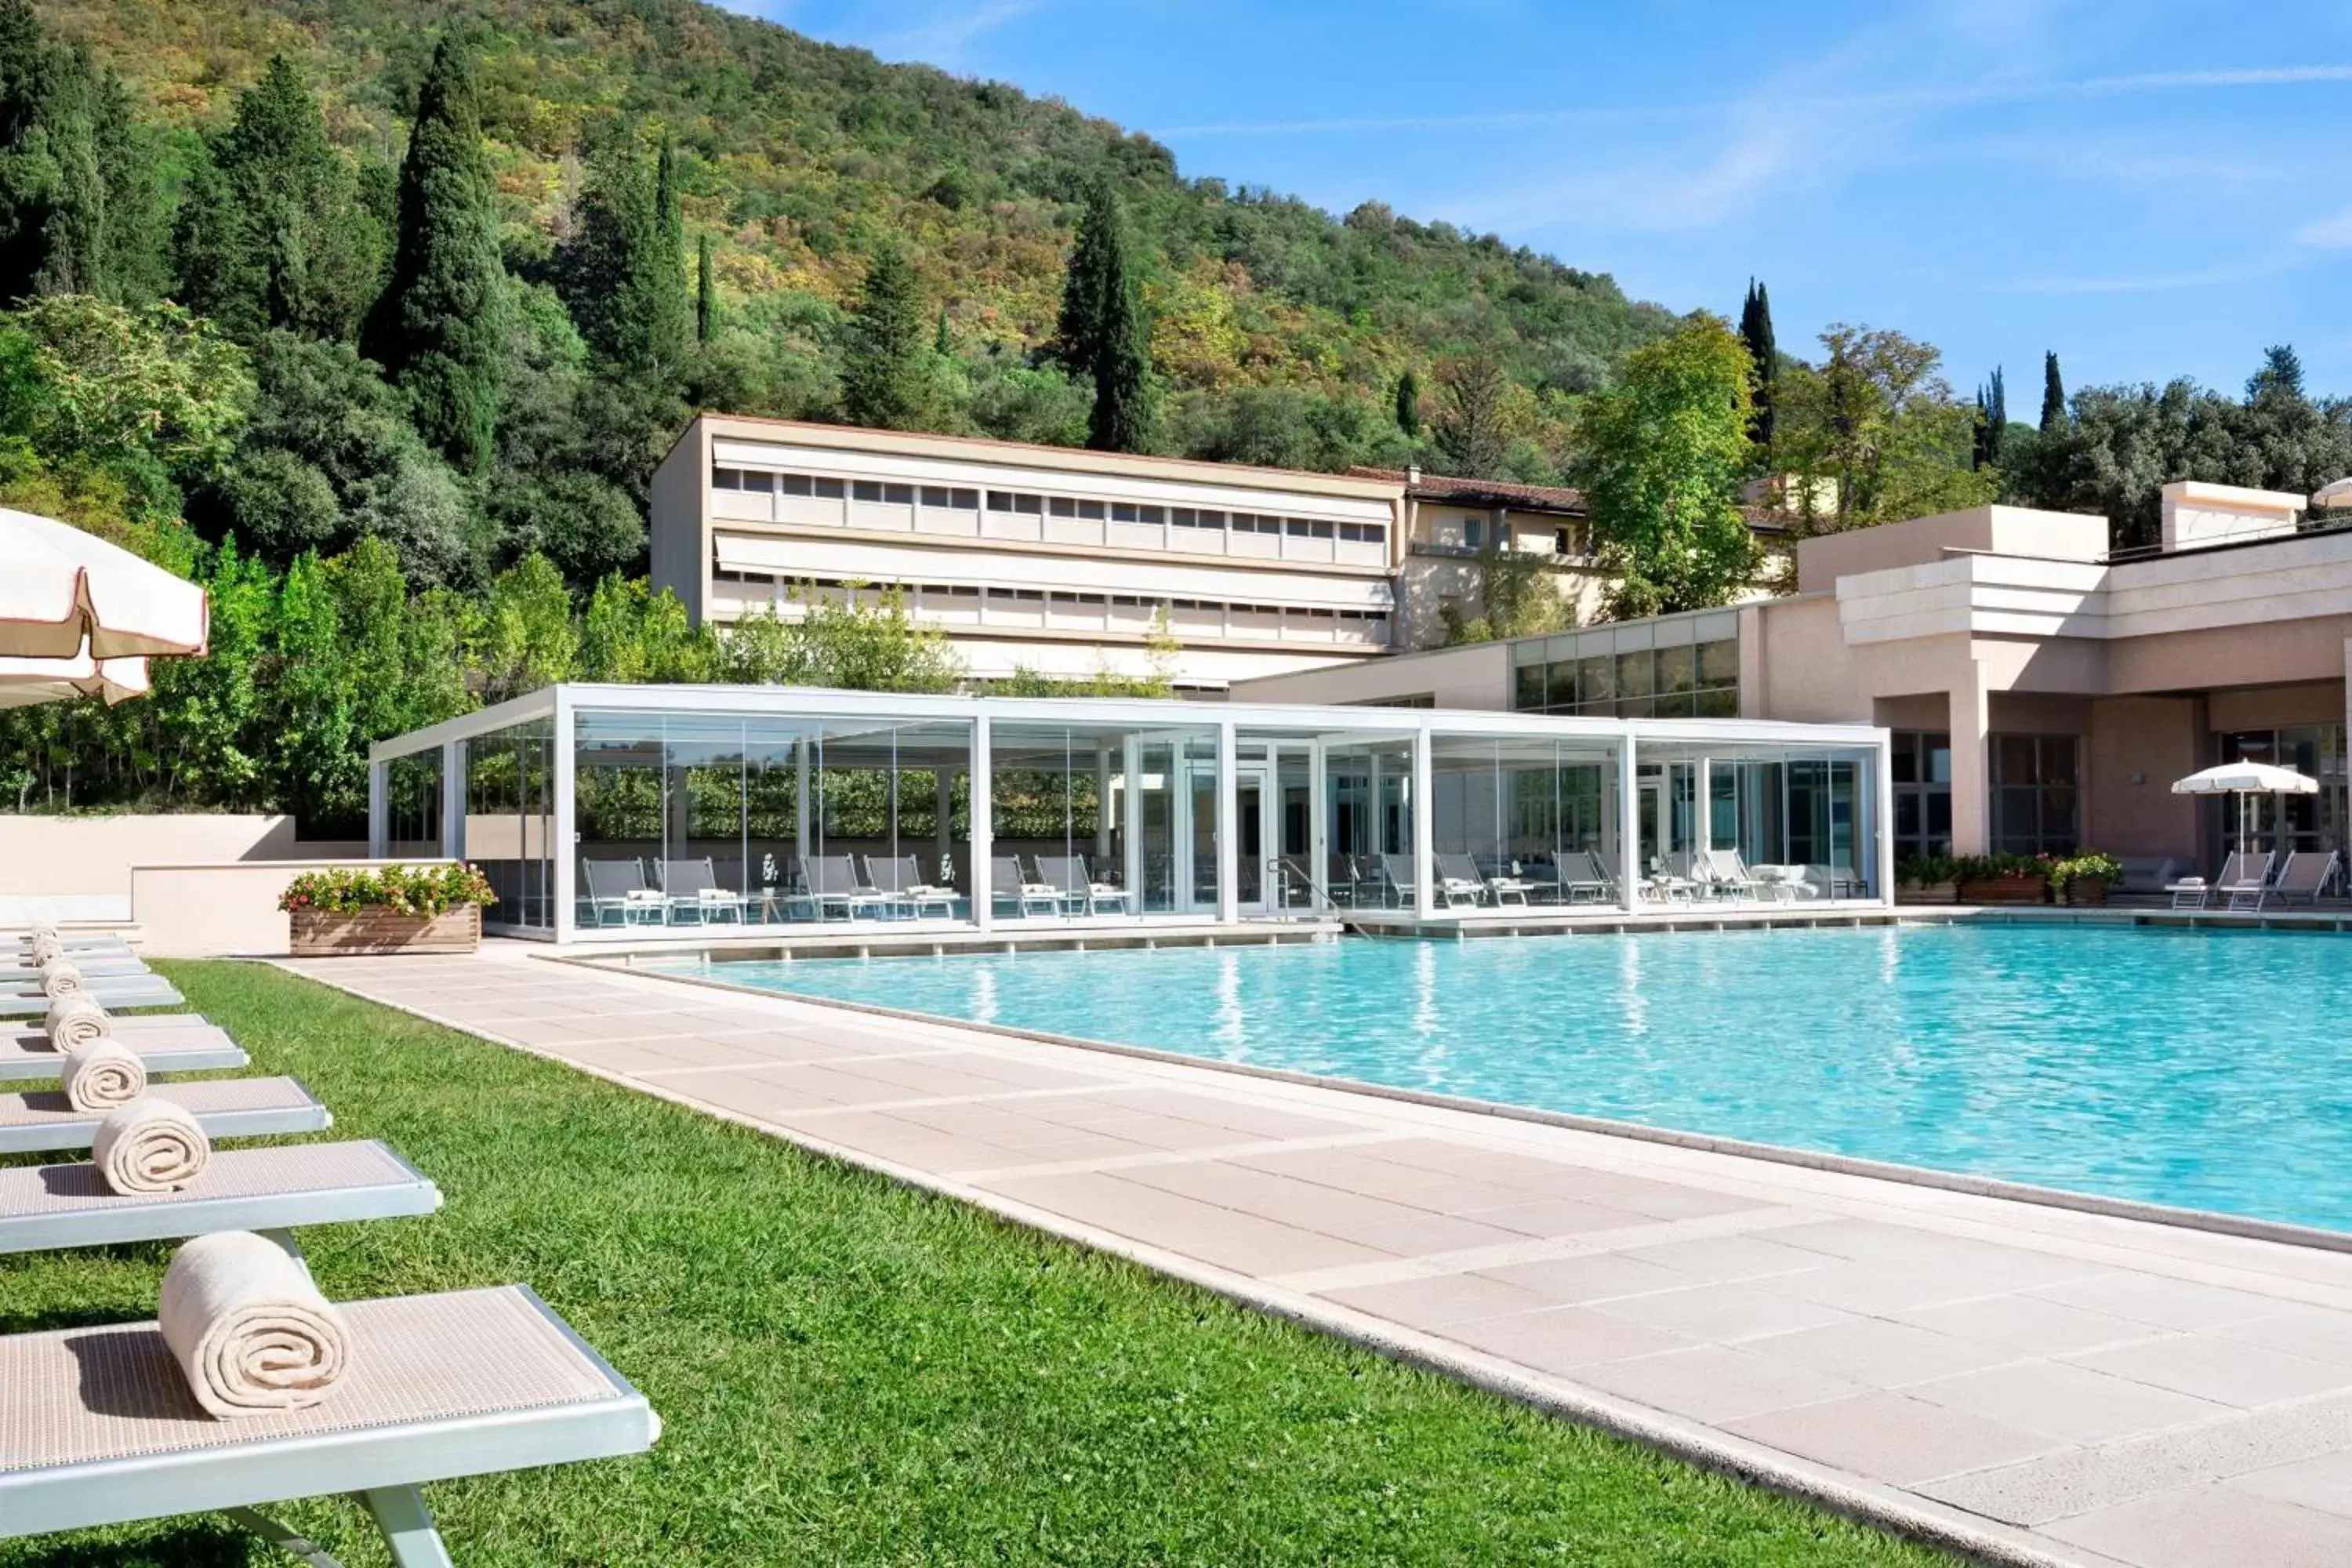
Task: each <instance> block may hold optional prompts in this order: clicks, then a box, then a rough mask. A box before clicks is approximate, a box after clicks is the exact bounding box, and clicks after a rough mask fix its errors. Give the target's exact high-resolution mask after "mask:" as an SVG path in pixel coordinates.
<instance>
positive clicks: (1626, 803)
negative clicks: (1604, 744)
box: [1617, 727, 1642, 914]
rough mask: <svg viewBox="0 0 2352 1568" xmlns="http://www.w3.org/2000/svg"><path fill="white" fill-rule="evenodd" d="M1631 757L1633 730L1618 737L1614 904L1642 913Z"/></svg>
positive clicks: (1638, 809)
mask: <svg viewBox="0 0 2352 1568" xmlns="http://www.w3.org/2000/svg"><path fill="white" fill-rule="evenodd" d="M1637 766H1638V763H1637V762H1636V760H1635V758H1634V755H1633V730H1632V729H1631V728H1630V727H1629V728H1627V729H1626V730H1625V731H1623V732H1622V733H1621V734H1620V735H1619V736H1618V737H1617V903H1618V907H1619V908H1621V909H1622V910H1625V912H1626V913H1628V914H1639V913H1641V910H1642V801H1641V785H1640V782H1639V779H1638V777H1637V774H1636V771H1635V770H1636V768H1637Z"/></svg>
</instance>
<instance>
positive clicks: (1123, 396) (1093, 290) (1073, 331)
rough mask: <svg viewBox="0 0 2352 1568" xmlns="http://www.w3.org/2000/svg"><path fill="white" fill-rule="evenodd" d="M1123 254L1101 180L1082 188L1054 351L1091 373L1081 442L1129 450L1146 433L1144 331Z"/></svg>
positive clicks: (1115, 215)
mask: <svg viewBox="0 0 2352 1568" xmlns="http://www.w3.org/2000/svg"><path fill="white" fill-rule="evenodd" d="M1136 283H1137V280H1136V279H1135V277H1134V274H1133V269H1132V266H1131V263H1130V261H1129V255H1128V237H1127V223H1126V218H1125V216H1124V215H1123V214H1122V213H1121V212H1120V210H1119V205H1118V194H1117V193H1116V192H1115V191H1113V190H1112V189H1111V185H1110V182H1109V181H1108V179H1097V181H1096V182H1095V183H1094V185H1093V186H1092V188H1091V189H1089V190H1088V192H1087V208H1086V212H1085V213H1084V214H1083V215H1082V216H1080V218H1079V219H1078V237H1077V244H1076V246H1075V247H1073V248H1072V250H1071V252H1070V264H1069V269H1068V272H1067V273H1066V276H1065V277H1064V279H1063V283H1062V315H1061V321H1060V330H1059V337H1060V340H1061V342H1060V351H1061V355H1062V358H1063V361H1064V363H1067V364H1068V365H1069V366H1070V368H1072V369H1073V370H1078V371H1083V372H1085V373H1087V374H1089V375H1091V376H1093V377H1094V383H1095V404H1094V409H1093V412H1092V413H1091V414H1090V415H1089V416H1088V417H1087V446H1089V447H1094V448H1095V449H1096V450H1097V451H1112V452H1136V451H1140V450H1142V449H1143V447H1145V446H1146V445H1148V444H1149V443H1150V438H1151V335H1150V329H1149V327H1147V326H1146V324H1145V322H1144V320H1143V303H1142V300H1141V299H1140V298H1139V293H1138V289H1137V286H1136Z"/></svg>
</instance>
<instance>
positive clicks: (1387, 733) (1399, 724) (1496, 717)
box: [368, 682, 1886, 762]
mask: <svg viewBox="0 0 2352 1568" xmlns="http://www.w3.org/2000/svg"><path fill="white" fill-rule="evenodd" d="M583 708H589V709H597V710H607V711H612V710H618V711H626V712H641V713H647V714H662V713H677V714H691V715H696V716H701V717H709V716H714V715H725V716H730V717H740V718H762V717H765V718H806V719H825V718H860V719H904V720H909V721H940V720H961V721H971V720H973V719H979V718H986V719H988V720H989V721H991V722H992V723H993V722H996V721H1005V722H1012V723H1024V722H1034V721H1061V722H1064V723H1073V724H1076V723H1085V724H1094V725H1102V726H1106V727H1115V728H1127V729H1134V730H1140V731H1180V730H1189V731H1205V730H1215V729H1220V728H1222V727H1223V726H1224V725H1226V724H1232V725H1234V726H1235V727H1237V728H1241V729H1247V730H1258V731H1286V732H1288V733H1289V734H1291V735H1294V736H1297V737H1298V738H1301V739H1309V738H1315V737H1318V736H1333V735H1344V736H1346V737H1348V738H1349V739H1369V740H1378V739H1381V738H1395V739H1406V738H1410V737H1412V736H1413V735H1416V734H1419V733H1421V732H1423V731H1429V732H1431V733H1433V734H1444V735H1460V736H1491V737H1496V738H1513V737H1524V738H1537V737H1548V738H1555V739H1570V738H1574V739H1585V740H1593V741H1602V740H1605V741H1609V742H1615V741H1616V740H1618V739H1619V738H1621V737H1626V736H1630V737H1632V738H1633V741H1634V742H1635V744H1636V747H1637V748H1638V747H1639V745H1640V744H1641V743H1642V742H1652V743H1657V744H1671V745H1710V744H1712V745H1723V746H1744V747H1752V748H1764V749H1771V748H1781V749H1794V750H1822V749H1839V748H1849V747H1853V748H1866V747H1876V746H1881V745H1884V744H1885V741H1886V731H1885V730H1884V729H1882V728H1880V727H1877V726H1875V725H1870V724H1803V723H1794V722H1790V721H1783V720H1771V719H1611V718H1599V717H1587V716H1575V717H1570V716H1565V715H1553V714H1538V713H1510V712H1502V711H1496V710H1486V709H1469V708H1381V707H1356V706H1349V705H1339V704H1327V703H1298V702H1187V701H1181V700H1172V699H1168V698H1150V697H1003V696H964V695H960V694H955V695H929V694H917V693H908V692H896V691H845V690H841V689H836V688H833V687H811V686H725V685H715V684H714V685H621V684H601V683H595V682H566V683H564V684H562V685H560V686H548V687H542V688H541V689H539V690H537V691H533V692H530V693H527V694H526V695H524V696H521V697H517V698H514V699H512V700H509V701H506V702H501V703H499V704H497V705H495V706H493V707H489V708H484V709H480V710H477V711H475V712H472V713H466V714H461V715H459V716H458V717H457V718H455V719H448V720H445V721H442V722H441V723H438V724H435V725H431V726H429V727H427V728H425V729H423V730H414V731H410V732H409V733H407V734H405V735H398V736H394V738H392V739H391V740H388V741H379V742H376V743H375V744H374V745H373V746H372V747H371V748H369V752H368V757H369V760H370V761H371V762H385V761H389V760H390V759H392V758H394V757H398V756H405V755H409V754H412V753H414V752H421V751H425V750H427V749H428V748H431V747H435V746H439V745H441V744H444V743H445V742H450V741H463V740H468V739H471V738H473V737H475V736H478V735H482V734H487V733H488V732H490V731H495V730H501V729H505V728H507V727H509V725H514V724H520V723H524V722H527V721H531V720H534V719H546V718H555V717H568V715H569V714H571V713H572V712H573V711H576V710H580V709H583Z"/></svg>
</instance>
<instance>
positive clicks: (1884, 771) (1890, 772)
mask: <svg viewBox="0 0 2352 1568" xmlns="http://www.w3.org/2000/svg"><path fill="white" fill-rule="evenodd" d="M1863 768H1864V770H1866V771H1867V776H1868V777H1869V779H1870V781H1871V783H1870V826H1871V828H1872V837H1874V838H1875V839H1876V840H1877V843H1876V845H1875V852H1876V854H1877V857H1878V862H1877V872H1876V874H1875V875H1874V876H1873V877H1872V878H1871V886H1872V888H1873V889H1875V890H1876V892H1877V894H1878V901H1879V902H1881V903H1883V904H1891V903H1893V902H1894V901H1895V747H1894V745H1893V744H1892V743H1891V742H1890V741H1889V739H1888V737H1887V736H1886V734H1885V731H1881V732H1880V734H1879V737H1878V744H1877V746H1876V747H1875V748H1874V749H1873V750H1872V751H1871V752H1870V753H1869V754H1868V755H1867V756H1866V757H1865V758H1864V762H1863Z"/></svg>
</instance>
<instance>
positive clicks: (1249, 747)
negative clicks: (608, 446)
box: [370, 685, 1893, 947]
mask: <svg viewBox="0 0 2352 1568" xmlns="http://www.w3.org/2000/svg"><path fill="white" fill-rule="evenodd" d="M1888 769H1889V752H1888V749H1887V737H1886V732H1885V731H1883V730H1877V729H1874V728H1870V727H1867V726H1860V725H1809V724H1789V723H1769V722H1759V721H1745V720H1738V719H1723V718H1697V717H1691V718H1685V719H1675V720H1630V719H1618V718H1613V717H1603V716H1597V715H1581V716H1543V715H1533V714H1501V713H1448V712H1439V711H1434V710H1404V709H1383V708H1358V707H1297V706H1269V705H1243V704H1223V703H1220V704H1174V703H1169V702H1165V701H1155V700H1094V699H1087V700H1071V699H1013V698H973V697H937V696H912V695H903V694H891V693H873V692H851V691H837V690H812V689H778V688H745V687H718V686H671V687H659V686H656V687H625V686H591V685H564V686H557V687H551V688H548V689H544V690H541V691H539V692H535V693H532V694H530V695H529V696H526V697H522V698H518V699H516V700H513V701H510V702H507V703H503V704H501V705H499V706H498V707H495V708H491V709H487V710H483V711H481V712H478V713H473V714H468V715H467V716H465V717H464V718H461V719H457V720H452V721H448V722H447V723H445V724H441V725H437V726H435V727H434V728H432V729H428V730H422V731H415V732H414V733H412V734H409V735H404V736H401V737H399V738H397V739H395V740H392V741H388V742H383V743H382V744H380V745H378V746H377V747H376V748H375V749H374V751H373V754H372V759H371V815H370V841H371V850H372V852H373V853H374V854H377V855H392V856H400V857H419V856H432V855H446V856H451V857H457V858H465V859H467V860H470V861H472V862H474V863H475V864H477V865H478V866H480V867H481V868H482V869H483V870H484V871H485V872H486V873H487V874H488V877H489V878H490V880H491V882H492V885H493V886H494V887H495V888H496V889H497V891H498V894H499V904H498V906H497V908H496V909H495V910H493V911H492V912H491V922H490V923H491V926H492V929H494V930H499V931H503V932H505V933H506V934H510V935H517V936H524V937H531V938H538V939H542V940H550V941H554V942H562V943H575V942H576V943H601V944H639V945H644V944H651V945H656V946H659V945H680V944H684V945H695V944H702V945H708V944H710V943H713V942H728V943H733V942H740V941H742V940H744V939H746V938H752V939H759V940H766V939H772V938H775V939H785V940H787V941H789V942H794V943H801V942H814V943H816V944H818V945H827V944H832V945H839V944H855V945H864V946H871V945H873V944H876V943H877V942H880V943H890V942H897V943H910V942H911V943H919V944H929V945H936V946H941V947H946V946H956V945H963V944H967V943H972V942H988V943H1000V942H1016V943H1017V942H1027V941H1032V940H1043V941H1052V942H1068V941H1071V940H1076V939H1100V940H1121V939H1135V940H1146V941H1157V940H1160V939H1163V938H1164V939H1170V940H1183V939H1194V940H1213V939H1216V938H1218V937H1229V936H1233V935H1235V934H1243V933H1246V934H1250V935H1254V936H1256V937H1259V938H1264V937H1267V936H1273V937H1276V938H1277V939H1278V938H1280V937H1283V936H1286V935H1293V936H1304V935H1319V934H1328V933H1330V932H1334V931H1339V930H1341V929H1348V928H1352V929H1356V930H1360V931H1373V932H1399V931H1432V930H1438V931H1463V930H1475V929H1479V928H1486V929H1510V930H1529V929H1557V928H1572V927H1575V926H1578V925H1584V924H1596V923H1605V924H1609V925H1612V926H1621V925H1622V924H1624V923H1626V922H1627V921H1640V922H1649V921H1664V922H1675V921H1694V920H1696V921H1721V920H1722V919H1723V918H1724V917H1725V916H1727V915H1728V914H1741V915H1745V916H1748V917H1769V918H1777V919H1818V918H1822V917H1824V916H1830V917H1843V918H1851V917H1852V916H1853V914H1855V913H1856V912H1857V911H1865V910H1884V909H1885V907H1886V906H1887V903H1888V890H1889V888H1890V886H1891V880H1892V879H1891V871H1892V859H1891V856H1892V842H1893V840H1892V836H1891V832H1890V826H1889V821H1888V816H1887V813H1886V812H1885V809H1884V807H1883V806H1882V805H1881V803H1882V802H1884V801H1885V800H1887V799H1889V798H1890V794H1891V792H1890V787H1889V785H1888V784H1887V782H1886V781H1887V777H1888ZM561 846H571V847H572V848H571V850H570V852H568V853H565V852H559V849H558V847H561Z"/></svg>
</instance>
